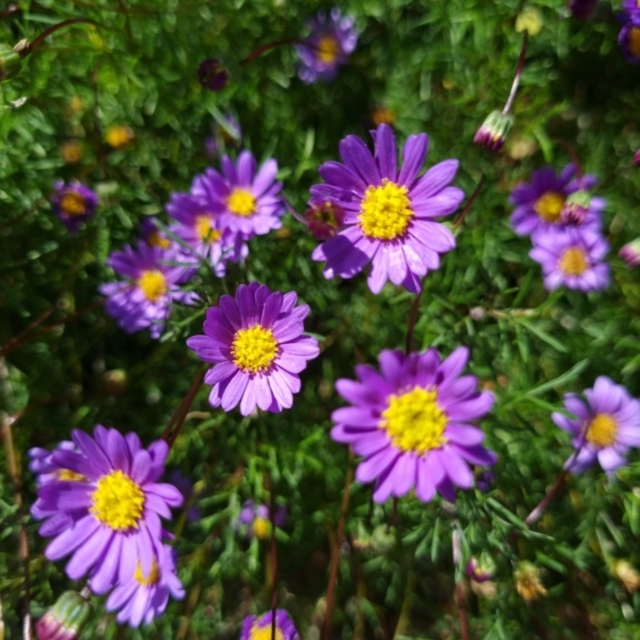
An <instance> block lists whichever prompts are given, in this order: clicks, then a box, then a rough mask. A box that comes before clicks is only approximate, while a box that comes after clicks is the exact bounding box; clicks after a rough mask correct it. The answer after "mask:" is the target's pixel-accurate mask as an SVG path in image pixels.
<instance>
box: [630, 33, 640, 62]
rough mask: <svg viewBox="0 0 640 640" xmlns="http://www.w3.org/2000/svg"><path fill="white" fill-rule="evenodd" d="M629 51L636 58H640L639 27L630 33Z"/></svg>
mask: <svg viewBox="0 0 640 640" xmlns="http://www.w3.org/2000/svg"><path fill="white" fill-rule="evenodd" d="M629 51H630V52H631V54H632V55H633V56H635V57H636V58H639V57H640V29H638V28H637V27H634V28H633V29H631V31H630V32H629Z"/></svg>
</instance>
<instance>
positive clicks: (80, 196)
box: [51, 180, 98, 233]
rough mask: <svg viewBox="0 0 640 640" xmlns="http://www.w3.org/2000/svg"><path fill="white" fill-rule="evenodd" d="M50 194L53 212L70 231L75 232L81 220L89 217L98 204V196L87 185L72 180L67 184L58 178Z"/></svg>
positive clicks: (83, 220)
mask: <svg viewBox="0 0 640 640" xmlns="http://www.w3.org/2000/svg"><path fill="white" fill-rule="evenodd" d="M54 187H55V190H54V192H53V195H52V196H51V207H52V208H53V212H54V213H55V214H56V215H57V216H58V218H60V220H61V221H62V222H63V223H64V224H65V225H66V227H67V229H69V231H71V233H75V232H76V231H77V230H78V227H79V226H80V224H81V223H82V222H85V220H87V219H89V218H90V217H91V216H92V215H93V214H94V213H95V211H96V207H97V206H98V196H97V195H96V193H95V192H94V191H92V190H91V189H89V187H87V186H85V185H83V184H80V183H79V182H72V183H71V184H69V185H65V183H64V182H63V181H62V180H60V181H58V182H56V183H55V185H54Z"/></svg>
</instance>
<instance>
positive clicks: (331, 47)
mask: <svg viewBox="0 0 640 640" xmlns="http://www.w3.org/2000/svg"><path fill="white" fill-rule="evenodd" d="M339 53H340V46H339V45H338V41H337V40H336V39H335V38H334V37H333V36H324V37H323V38H320V42H319V43H318V50H317V52H316V56H317V57H318V60H320V62H323V63H324V64H331V63H332V62H335V60H336V58H337V57H338V54H339Z"/></svg>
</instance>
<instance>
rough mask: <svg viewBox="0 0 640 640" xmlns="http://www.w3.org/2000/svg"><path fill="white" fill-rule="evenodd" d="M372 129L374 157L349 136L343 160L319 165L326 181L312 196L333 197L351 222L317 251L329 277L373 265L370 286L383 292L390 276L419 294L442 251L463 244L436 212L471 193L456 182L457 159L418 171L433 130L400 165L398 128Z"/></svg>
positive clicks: (409, 146)
mask: <svg viewBox="0 0 640 640" xmlns="http://www.w3.org/2000/svg"><path fill="white" fill-rule="evenodd" d="M373 135H374V142H375V153H374V154H373V155H372V154H371V152H370V151H369V149H368V148H367V146H366V145H365V143H364V142H363V141H362V140H361V139H360V138H358V137H356V136H353V135H350V136H347V137H346V138H344V140H342V141H341V143H340V157H341V158H342V163H339V162H326V163H324V164H323V165H321V166H320V169H319V171H320V175H321V176H322V178H323V179H324V182H325V183H324V184H319V185H315V186H313V187H312V188H311V194H312V197H313V199H316V200H321V201H329V202H334V203H335V204H336V205H337V206H339V207H340V209H341V210H342V211H344V220H343V228H342V229H341V230H340V231H339V232H338V233H337V234H336V235H335V236H334V237H333V238H331V239H329V240H327V241H326V242H324V243H323V244H321V245H320V246H318V247H316V249H315V250H314V252H313V254H312V257H313V259H314V260H317V261H326V263H327V264H326V265H325V267H324V275H325V277H326V278H333V277H335V276H338V275H339V276H342V277H343V278H351V277H353V276H354V275H356V274H358V273H360V272H361V271H362V270H363V269H364V268H365V267H366V266H367V265H368V264H369V263H371V264H372V267H371V271H370V273H369V277H368V284H369V288H370V289H371V291H373V292H374V293H379V292H380V291H381V290H382V288H383V287H384V285H385V283H386V282H387V280H391V282H393V284H395V285H402V286H404V287H405V288H406V289H408V290H409V291H411V292H414V293H415V292H418V291H420V289H421V278H423V277H424V276H425V275H426V274H427V273H428V271H429V270H434V269H438V268H439V267H440V256H441V255H442V254H444V253H446V252H448V251H450V250H451V249H453V248H454V247H455V244H456V242H455V238H454V236H453V234H452V233H451V231H449V229H447V227H445V226H444V225H443V224H440V223H438V222H436V221H435V220H434V218H440V217H442V216H447V215H450V214H452V213H453V212H454V211H455V210H456V209H457V208H458V206H459V205H460V203H461V202H462V200H463V198H464V194H463V192H462V191H461V190H460V189H458V188H456V187H452V186H450V183H451V181H452V180H453V179H454V177H455V175H456V172H457V170H458V161H457V160H445V161H443V162H440V163H439V164H437V165H435V166H434V167H432V168H431V169H430V170H429V171H427V172H426V173H425V174H424V175H423V176H421V177H418V173H419V172H420V170H421V168H422V165H423V163H424V161H425V158H426V155H427V148H428V138H427V135H426V134H424V133H421V134H418V135H411V136H409V138H408V139H407V141H406V143H405V145H404V148H403V152H402V156H403V163H402V167H401V168H398V166H397V149H396V139H395V135H394V133H393V130H392V129H391V127H389V126H388V125H386V124H381V125H380V126H379V127H378V128H377V130H376V131H375V132H373Z"/></svg>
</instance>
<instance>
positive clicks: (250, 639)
mask: <svg viewBox="0 0 640 640" xmlns="http://www.w3.org/2000/svg"><path fill="white" fill-rule="evenodd" d="M272 623H273V612H272V611H268V612H267V613H265V614H264V615H262V616H260V617H259V618H258V617H256V616H247V617H246V618H245V619H244V622H243V623H242V632H241V633H240V640H271V637H272V635H271V630H272V629H271V627H272ZM275 627H276V635H275V637H276V639H277V640H300V636H299V635H298V631H297V629H296V626H295V624H294V623H293V620H292V619H291V618H290V617H289V614H288V613H287V612H286V611H285V610H284V609H276V625H275Z"/></svg>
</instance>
